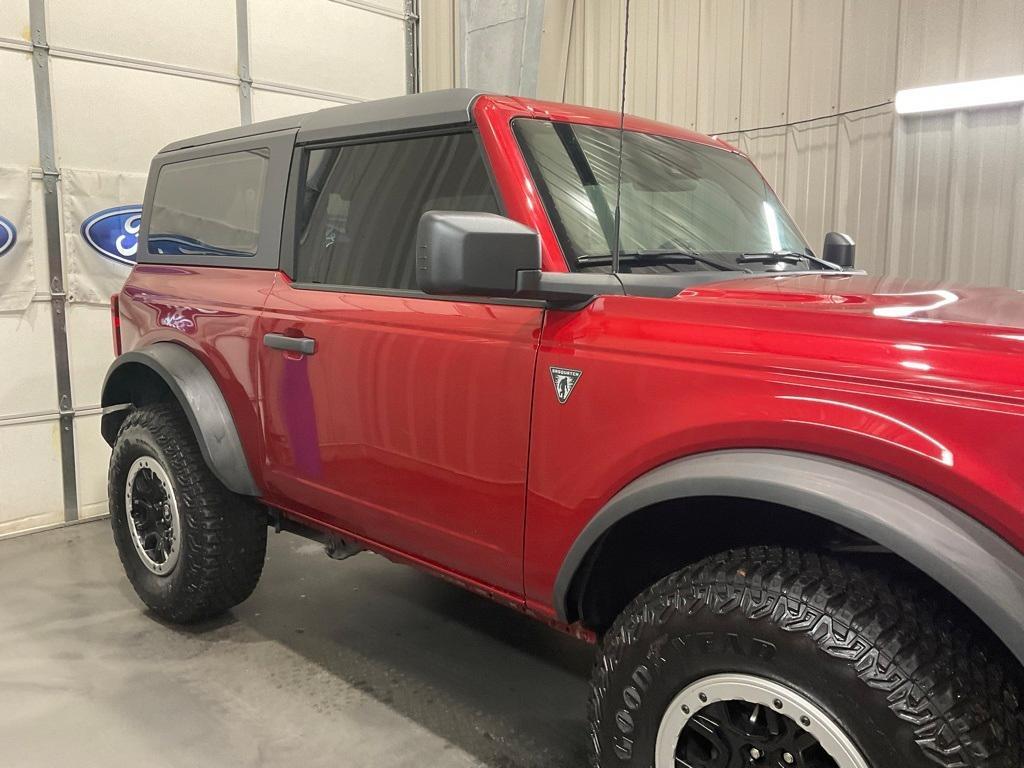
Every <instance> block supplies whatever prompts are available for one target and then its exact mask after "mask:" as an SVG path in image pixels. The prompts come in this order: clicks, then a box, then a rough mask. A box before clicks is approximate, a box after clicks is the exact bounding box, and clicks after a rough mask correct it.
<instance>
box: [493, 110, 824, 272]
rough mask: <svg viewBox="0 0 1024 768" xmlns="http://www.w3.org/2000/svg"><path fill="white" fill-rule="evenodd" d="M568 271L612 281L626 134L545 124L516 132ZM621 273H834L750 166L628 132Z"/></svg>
mask: <svg viewBox="0 0 1024 768" xmlns="http://www.w3.org/2000/svg"><path fill="white" fill-rule="evenodd" d="M513 126H514V130H515V132H516V135H517V136H518V138H519V143H520V145H521V146H522V148H523V152H524V154H525V155H526V159H527V162H528V163H529V165H530V168H531V171H532V173H533V175H534V180H535V181H536V183H537V185H538V188H539V190H540V192H541V195H542V197H543V198H544V201H545V204H546V205H547V208H548V213H549V215H550V217H551V220H552V223H553V225H554V227H555V230H556V232H557V233H558V236H559V238H560V239H561V242H562V248H563V249H564V251H565V254H566V257H567V259H568V262H569V267H570V269H572V270H574V271H579V272H584V271H590V272H610V271H611V269H612V263H611V262H612V258H611V256H612V252H613V250H614V247H613V244H614V242H615V178H616V173H617V169H618V150H619V132H618V130H617V129H615V128H598V127H594V126H589V125H577V124H573V123H554V122H551V121H547V120H534V119H518V120H515V121H514V123H513ZM620 211H621V221H620V227H619V229H620V232H619V243H620V258H619V271H620V272H642V273H664V272H682V271H694V270H701V271H707V270H713V269H729V270H744V271H766V270H767V271H772V272H777V271H787V270H790V271H791V270H807V269H828V268H829V267H828V266H827V265H826V264H824V263H823V262H820V261H819V260H816V259H814V256H813V252H812V251H810V249H809V248H808V247H807V243H806V242H805V241H804V239H803V237H801V235H800V233H799V232H798V231H797V228H796V225H794V224H793V221H792V220H791V219H790V218H789V215H788V214H787V213H786V211H785V209H784V208H783V207H782V204H781V203H780V202H779V200H778V198H777V197H776V196H775V194H774V193H773V192H772V190H771V189H770V188H769V187H768V185H767V184H766V183H765V181H764V179H763V178H762V177H761V174H760V173H758V171H757V169H756V168H754V166H753V164H752V163H751V162H750V161H749V160H747V159H746V158H744V157H742V156H740V155H738V154H735V153H733V152H728V151H726V150H723V149H719V148H716V147H710V146H706V145H703V144H696V143H694V142H689V141H683V140H681V139H671V138H667V137H664V136H653V135H650V134H646V133H637V132H635V131H626V132H625V134H624V137H623V149H622V192H621V199H620Z"/></svg>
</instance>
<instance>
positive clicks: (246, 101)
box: [235, 0, 252, 125]
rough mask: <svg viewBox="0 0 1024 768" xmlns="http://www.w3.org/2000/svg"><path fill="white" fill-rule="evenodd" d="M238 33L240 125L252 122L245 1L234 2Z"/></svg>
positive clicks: (247, 22) (246, 6) (236, 0)
mask: <svg viewBox="0 0 1024 768" xmlns="http://www.w3.org/2000/svg"><path fill="white" fill-rule="evenodd" d="M235 22H236V24H237V33H238V103H239V107H240V109H241V120H242V125H249V124H250V123H251V122H252V73H251V72H250V71H249V6H248V1H247V0H235Z"/></svg>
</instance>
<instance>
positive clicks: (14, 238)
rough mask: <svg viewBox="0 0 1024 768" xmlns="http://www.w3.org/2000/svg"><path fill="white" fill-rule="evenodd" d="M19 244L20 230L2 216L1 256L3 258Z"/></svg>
mask: <svg viewBox="0 0 1024 768" xmlns="http://www.w3.org/2000/svg"><path fill="white" fill-rule="evenodd" d="M16 242H18V230H17V229H16V228H15V226H14V224H12V223H11V221H10V220H9V219H5V218H4V217H3V216H0V256H3V255H4V254H5V253H7V252H8V251H9V250H11V248H13V247H14V244H15V243H16Z"/></svg>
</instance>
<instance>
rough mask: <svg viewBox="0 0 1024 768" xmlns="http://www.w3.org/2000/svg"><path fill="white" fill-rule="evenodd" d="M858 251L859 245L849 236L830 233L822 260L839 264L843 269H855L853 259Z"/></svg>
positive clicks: (840, 233) (827, 236)
mask: <svg viewBox="0 0 1024 768" xmlns="http://www.w3.org/2000/svg"><path fill="white" fill-rule="evenodd" d="M856 250H857V244H856V243H854V242H853V238H851V237H850V236H849V235H844V234H843V233H842V232H829V233H828V234H827V235H825V249H824V251H823V252H822V254H821V258H823V259H824V260H825V261H830V262H832V263H833V264H837V265H839V266H840V267H842V268H843V269H853V257H854V251H856Z"/></svg>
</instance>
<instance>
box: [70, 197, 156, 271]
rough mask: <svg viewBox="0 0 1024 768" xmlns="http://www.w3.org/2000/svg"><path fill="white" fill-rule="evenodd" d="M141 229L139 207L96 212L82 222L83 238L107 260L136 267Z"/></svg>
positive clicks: (131, 206)
mask: <svg viewBox="0 0 1024 768" xmlns="http://www.w3.org/2000/svg"><path fill="white" fill-rule="evenodd" d="M141 226H142V206H141V205H120V206H118V207H116V208H107V209H106V210H103V211H98V212H96V213H94V214H93V215H92V216H90V217H89V218H87V219H86V220H85V221H83V222H82V237H84V238H85V241H86V242H87V243H89V245H91V246H92V247H93V248H94V249H95V250H96V252H97V253H99V254H100V255H102V256H106V257H107V258H108V259H112V260H113V261H117V262H120V263H121V264H128V265H129V266H132V265H134V264H135V256H136V254H137V253H138V250H139V229H140V228H141Z"/></svg>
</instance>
